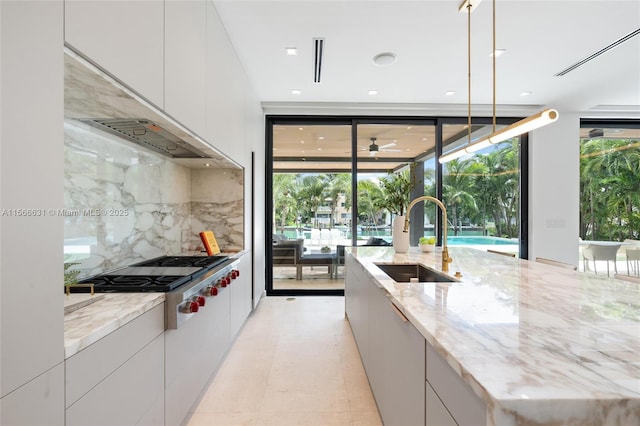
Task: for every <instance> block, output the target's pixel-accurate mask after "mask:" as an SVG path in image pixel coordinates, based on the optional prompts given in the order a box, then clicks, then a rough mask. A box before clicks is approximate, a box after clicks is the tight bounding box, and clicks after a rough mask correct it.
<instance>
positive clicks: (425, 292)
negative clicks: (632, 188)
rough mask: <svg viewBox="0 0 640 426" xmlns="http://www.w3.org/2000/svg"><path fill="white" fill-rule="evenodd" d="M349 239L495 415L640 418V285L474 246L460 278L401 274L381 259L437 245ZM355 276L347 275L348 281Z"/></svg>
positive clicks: (435, 257) (500, 420)
mask: <svg viewBox="0 0 640 426" xmlns="http://www.w3.org/2000/svg"><path fill="white" fill-rule="evenodd" d="M412 250H414V248H412V249H410V253H407V254H396V253H395V252H394V250H393V249H391V248H387V247H358V248H347V251H348V252H351V253H352V254H353V255H354V257H355V258H356V259H357V260H358V262H359V263H360V265H362V267H363V269H364V270H365V271H366V272H367V274H368V275H369V276H370V277H371V278H373V280H372V281H373V282H374V283H376V284H377V285H378V286H380V287H382V288H384V289H385V290H386V291H387V292H388V297H389V298H390V299H392V300H393V301H394V302H396V305H397V306H398V307H399V308H400V309H401V310H402V311H403V313H404V314H405V316H407V318H409V320H410V321H411V322H412V323H413V325H414V326H415V327H416V328H417V329H418V330H419V331H420V333H422V335H424V337H425V338H426V340H427V341H428V342H429V343H430V344H431V345H432V346H433V347H434V348H435V349H436V350H437V351H438V352H439V353H440V354H441V355H442V356H443V357H444V358H445V359H446V360H447V362H448V364H449V365H450V366H451V367H452V368H453V370H455V371H456V372H457V373H458V374H459V375H460V376H461V377H462V379H463V380H464V381H465V382H466V383H467V384H468V385H469V386H470V387H471V388H472V389H473V391H474V392H475V393H476V394H477V395H478V396H479V397H481V398H482V399H483V400H484V402H485V403H486V405H487V423H488V424H494V425H501V426H502V425H522V424H526V425H533V424H535V425H560V424H562V425H625V426H626V425H640V286H638V285H637V284H634V283H627V282H622V281H617V280H613V279H608V278H606V277H596V276H594V275H590V274H584V273H580V272H575V271H571V270H567V269H564V268H559V267H555V266H549V265H545V264H540V263H535V262H530V261H526V260H520V259H515V258H508V257H505V256H500V255H495V254H490V253H486V252H484V251H479V250H474V249H470V248H456V247H454V248H451V247H450V248H449V250H450V254H451V257H452V258H453V259H454V261H453V263H452V265H451V267H450V271H449V274H450V275H451V276H453V274H454V273H455V272H456V271H460V272H462V275H463V276H462V278H460V280H459V282H455V283H411V284H398V283H396V282H395V281H393V280H392V279H391V278H389V277H388V276H387V275H386V274H384V273H383V272H382V271H381V270H380V269H379V268H377V267H376V266H375V264H374V263H416V262H417V263H422V264H423V265H425V266H428V267H431V268H433V269H436V270H440V250H439V248H438V249H437V251H436V253H419V252H412ZM347 285H348V283H347Z"/></svg>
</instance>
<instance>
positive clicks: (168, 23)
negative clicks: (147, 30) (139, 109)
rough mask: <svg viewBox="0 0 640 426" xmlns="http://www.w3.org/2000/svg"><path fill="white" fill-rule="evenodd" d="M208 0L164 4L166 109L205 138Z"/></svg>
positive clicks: (172, 0) (189, 0) (176, 0)
mask: <svg viewBox="0 0 640 426" xmlns="http://www.w3.org/2000/svg"><path fill="white" fill-rule="evenodd" d="M206 41H207V1H206V0H171V1H167V2H166V3H165V79H166V80H165V111H166V112H167V113H168V114H169V115H171V116H172V117H173V118H175V119H176V120H178V121H179V122H181V123H182V124H183V125H185V126H186V127H188V128H189V129H191V130H192V131H194V132H195V133H196V134H198V135H199V136H201V137H203V138H206V131H207V124H206V121H207V120H206V50H207V46H206Z"/></svg>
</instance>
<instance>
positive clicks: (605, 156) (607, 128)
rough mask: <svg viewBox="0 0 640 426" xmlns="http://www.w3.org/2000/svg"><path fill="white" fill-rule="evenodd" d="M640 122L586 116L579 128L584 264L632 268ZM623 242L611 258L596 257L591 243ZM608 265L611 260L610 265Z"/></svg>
mask: <svg viewBox="0 0 640 426" xmlns="http://www.w3.org/2000/svg"><path fill="white" fill-rule="evenodd" d="M638 240H640V122H639V121H638V120H616V121H594V120H582V123H581V129H580V253H581V257H582V258H583V259H586V261H585V262H580V263H579V264H580V267H581V268H585V269H586V270H587V271H589V272H595V271H598V272H602V273H606V271H607V266H608V262H610V261H615V269H617V271H618V272H619V273H625V272H626V273H636V274H637V271H628V270H627V265H628V263H627V251H628V250H629V249H633V248H636V247H635V246H636V245H640V241H638ZM615 243H620V245H619V248H618V250H617V252H615V253H614V254H612V256H611V258H609V259H608V260H604V259H603V258H602V257H600V258H597V257H596V258H595V259H593V256H591V255H589V254H587V255H586V256H583V252H584V249H585V248H587V247H588V245H589V244H591V245H592V246H593V245H596V246H597V245H605V246H606V245H610V244H615ZM605 263H606V264H605Z"/></svg>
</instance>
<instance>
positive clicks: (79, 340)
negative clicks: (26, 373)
mask: <svg viewBox="0 0 640 426" xmlns="http://www.w3.org/2000/svg"><path fill="white" fill-rule="evenodd" d="M99 296H104V297H103V298H102V299H100V300H98V301H97V302H95V303H91V304H90V305H88V306H85V307H83V308H80V309H78V310H76V311H73V312H71V313H69V314H66V315H65V316H64V357H65V359H67V358H69V357H71V356H72V355H74V354H76V353H78V352H79V351H81V350H82V349H84V348H86V347H87V346H89V345H91V344H92V343H95V342H97V341H98V340H100V339H101V338H103V337H105V336H106V335H108V334H110V333H113V332H114V331H116V330H117V329H118V328H120V327H122V326H123V325H125V324H126V323H128V322H129V321H131V320H133V319H135V318H137V317H138V316H140V315H142V314H143V313H145V312H147V311H149V310H151V309H152V308H153V307H155V306H157V305H159V304H161V303H164V293H101V294H100V295H99ZM65 297H66V296H65Z"/></svg>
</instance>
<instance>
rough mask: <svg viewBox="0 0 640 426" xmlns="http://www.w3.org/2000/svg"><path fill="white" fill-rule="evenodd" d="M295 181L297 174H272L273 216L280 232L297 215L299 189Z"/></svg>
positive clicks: (282, 231)
mask: <svg viewBox="0 0 640 426" xmlns="http://www.w3.org/2000/svg"><path fill="white" fill-rule="evenodd" d="M297 183H298V182H297V176H296V175H294V174H291V173H274V175H273V210H274V212H273V218H274V220H275V222H276V225H277V226H276V228H278V229H279V230H280V233H284V228H285V226H287V224H290V223H291V222H292V219H294V218H295V217H297V213H298V212H297V211H296V206H297V204H298V191H299V189H298V184H297ZM278 225H279V226H278Z"/></svg>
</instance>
